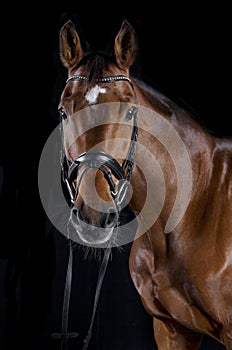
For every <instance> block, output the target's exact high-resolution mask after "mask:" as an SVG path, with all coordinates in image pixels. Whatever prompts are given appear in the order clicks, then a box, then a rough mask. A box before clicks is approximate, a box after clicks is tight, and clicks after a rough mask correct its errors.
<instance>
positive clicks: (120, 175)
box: [52, 75, 138, 350]
mask: <svg viewBox="0 0 232 350" xmlns="http://www.w3.org/2000/svg"><path fill="white" fill-rule="evenodd" d="M86 80H87V77H85V76H83V75H73V76H71V77H69V78H68V79H67V81H66V84H67V83H69V82H70V81H86ZM120 80H121V81H122V80H123V81H127V82H128V83H130V84H131V85H132V82H131V80H130V78H129V77H127V76H125V75H115V76H108V77H103V78H99V79H97V80H96V82H98V83H110V82H117V81H120ZM132 87H133V85H132ZM137 112H138V108H137V107H135V106H131V107H130V108H129V109H128V110H127V116H128V117H129V119H132V118H133V129H132V133H131V141H130V146H129V150H128V153H127V157H126V158H125V159H124V161H123V163H122V165H120V163H119V162H118V161H117V160H116V159H115V158H113V157H112V156H111V155H109V154H107V153H105V152H103V151H97V150H95V151H88V152H84V153H82V154H81V155H79V156H78V157H77V158H76V159H75V160H74V161H73V162H70V161H69V160H68V159H67V158H66V157H64V161H63V164H62V166H61V180H62V184H63V185H64V189H66V191H65V193H66V195H65V198H66V200H67V202H68V204H69V206H70V208H71V209H72V207H73V206H74V204H75V201H76V199H77V196H78V191H79V187H80V183H81V180H82V178H83V175H84V173H85V172H86V171H87V170H88V169H90V168H96V169H99V170H100V171H101V172H102V173H103V175H104V177H105V179H106V181H107V183H108V185H109V189H110V193H111V196H112V198H113V200H114V202H115V205H116V208H117V210H118V212H119V211H120V207H121V203H122V201H123V199H124V198H125V195H126V192H127V188H128V185H129V182H130V178H131V174H132V170H133V167H134V163H135V144H136V141H137V137H138V122H137ZM113 176H114V177H115V178H116V179H117V180H119V182H118V185H116V184H115V181H114V180H113ZM77 178H78V182H77V186H74V185H73V180H74V179H77ZM65 193H64V194H65ZM110 253H111V248H110V247H107V248H105V250H104V256H103V260H102V263H101V266H100V270H99V274H98V280H97V286H96V292H95V299H94V305H93V312H92V317H91V322H90V327H89V330H88V333H87V336H86V338H85V339H84V345H83V350H87V348H88V345H89V342H90V340H91V336H92V328H93V323H94V318H95V313H96V310H97V305H98V300H99V296H100V291H101V286H102V283H103V279H104V275H105V272H106V269H107V265H108V261H109V256H110ZM72 265H73V244H72V242H71V240H70V239H69V259H68V266H67V273H66V280H65V288H64V296H63V310H62V326H61V332H58V333H53V334H52V338H54V339H60V340H61V350H66V349H67V346H68V344H67V342H68V339H71V338H76V337H77V336H78V333H76V332H68V316H69V306H70V296H71V284H72Z"/></svg>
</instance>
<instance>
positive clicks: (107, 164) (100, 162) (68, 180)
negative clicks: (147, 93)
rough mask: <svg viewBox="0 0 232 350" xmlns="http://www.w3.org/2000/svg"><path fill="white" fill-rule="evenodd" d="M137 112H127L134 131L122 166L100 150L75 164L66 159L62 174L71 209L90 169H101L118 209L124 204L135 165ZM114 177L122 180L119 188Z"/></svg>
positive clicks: (86, 153)
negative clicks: (75, 181) (131, 120)
mask: <svg viewBox="0 0 232 350" xmlns="http://www.w3.org/2000/svg"><path fill="white" fill-rule="evenodd" d="M137 111H138V108H137V107H135V106H132V107H130V108H129V109H128V110H127V115H130V119H132V118H133V129H132V133H131V140H130V146H129V150H128V153H127V156H126V158H125V159H124V161H123V163H122V165H120V164H119V162H118V161H117V160H116V159H115V158H113V157H112V156H111V155H109V154H107V153H106V152H103V151H98V150H94V151H88V152H84V153H82V154H81V155H79V156H78V157H77V158H76V159H75V160H74V161H73V162H70V161H68V160H67V158H66V157H64V161H63V165H62V168H61V174H62V181H63V184H65V186H66V189H67V193H68V195H69V197H67V193H66V200H67V201H68V203H69V205H70V207H72V206H73V205H74V203H75V201H76V199H77V196H78V192H79V187H80V183H81V180H82V178H83V175H84V174H85V172H86V171H87V170H88V169H90V168H96V169H99V170H100V171H101V172H102V173H103V175H104V177H105V179H106V181H107V182H108V185H109V188H110V193H111V196H112V198H113V200H114V201H115V203H116V205H117V207H119V205H120V204H121V203H122V200H123V199H124V198H125V194H126V188H127V187H128V184H129V181H130V177H131V174H132V170H133V168H134V163H135V159H134V158H135V143H136V141H137V137H138V122H137ZM113 176H114V177H115V178H116V179H117V180H120V182H119V185H118V186H117V185H116V184H115V181H114V180H113ZM77 178H78V183H77V186H74V185H73V181H74V179H77Z"/></svg>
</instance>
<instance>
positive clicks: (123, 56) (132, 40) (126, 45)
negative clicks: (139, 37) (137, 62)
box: [114, 20, 136, 68]
mask: <svg viewBox="0 0 232 350" xmlns="http://www.w3.org/2000/svg"><path fill="white" fill-rule="evenodd" d="M114 53H115V56H116V62H117V64H118V66H119V67H120V68H129V67H130V66H131V65H132V63H133V61H134V57H135V53H136V37H135V31H134V28H133V27H132V26H131V24H130V23H129V22H128V21H127V20H124V21H123V23H122V25H121V28H120V30H119V32H118V34H117V36H116V38H115V43H114Z"/></svg>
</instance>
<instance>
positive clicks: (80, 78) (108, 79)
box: [66, 74, 132, 85]
mask: <svg viewBox="0 0 232 350" xmlns="http://www.w3.org/2000/svg"><path fill="white" fill-rule="evenodd" d="M119 80H125V81H128V82H129V83H130V84H131V85H132V82H131V79H130V78H129V77H128V76H127V75H110V76H108V77H102V78H98V79H95V81H96V82H97V83H113V82H115V81H119ZM69 81H88V79H87V77H86V76H85V75H75V74H74V75H72V76H71V77H69V78H68V79H67V80H66V84H67V83H68V82H69Z"/></svg>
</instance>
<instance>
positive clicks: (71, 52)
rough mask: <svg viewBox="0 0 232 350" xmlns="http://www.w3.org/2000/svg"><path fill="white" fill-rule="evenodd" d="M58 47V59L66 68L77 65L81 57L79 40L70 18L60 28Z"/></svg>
mask: <svg viewBox="0 0 232 350" xmlns="http://www.w3.org/2000/svg"><path fill="white" fill-rule="evenodd" d="M59 48H60V59H61V61H62V63H63V65H64V66H65V67H66V68H68V69H70V68H72V67H74V66H75V65H77V64H78V63H79V62H80V60H81V58H82V57H83V50H82V47H81V41H80V38H79V36H78V34H77V31H76V29H75V26H74V24H73V22H72V21H71V20H69V21H67V22H66V23H65V24H64V25H63V27H62V28H61V30H60V37H59Z"/></svg>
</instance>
